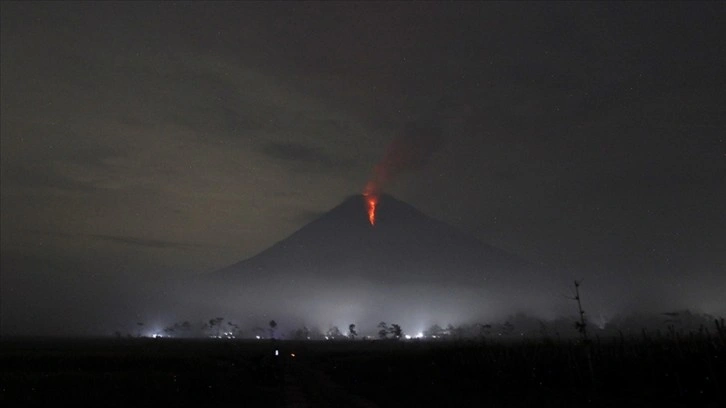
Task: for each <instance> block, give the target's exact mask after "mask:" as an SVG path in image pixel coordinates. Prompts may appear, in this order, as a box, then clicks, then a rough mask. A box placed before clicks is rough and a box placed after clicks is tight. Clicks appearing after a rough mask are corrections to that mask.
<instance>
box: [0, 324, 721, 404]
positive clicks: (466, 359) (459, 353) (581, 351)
mask: <svg viewBox="0 0 726 408" xmlns="http://www.w3.org/2000/svg"><path fill="white" fill-rule="evenodd" d="M275 350H278V351H279V355H277V356H276V355H275ZM293 354H294V356H293ZM723 388H726V354H725V353H724V347H723V343H722V341H721V340H720V339H718V338H716V339H712V338H693V337H692V338H690V339H689V338H681V339H668V340H665V339H663V340H657V341H656V340H649V339H647V338H641V339H637V340H623V339H613V340H608V341H604V340H603V341H601V342H594V343H593V344H592V345H590V346H587V347H585V346H582V345H578V344H575V343H553V342H541V341H540V342H514V343H509V344H495V343H490V342H481V341H477V342H394V341H390V342H389V341H375V342H364V341H355V342H351V341H345V342H287V341H285V342H281V341H277V342H271V341H269V340H267V341H230V340H196V341H195V340H172V339H123V340H117V339H114V340H111V339H97V340H49V339H45V340H38V339H35V340H31V339H15V340H8V339H5V340H2V341H0V402H1V403H2V406H4V407H7V406H59V404H62V405H67V404H75V405H77V404H81V405H83V406H88V405H94V406H106V407H122V406H123V407H126V406H148V405H150V404H160V405H161V406H176V407H178V406H195V407H198V406H249V407H258V406H259V407H409V406H410V407H414V406H415V407H420V406H439V407H468V406H487V407H581V406H592V407H630V406H633V407H647V406H656V407H709V408H710V407H714V408H715V407H724V406H726V398H725V396H726V393H725V392H724V391H723V390H722V389H723ZM7 403H11V405H7ZM71 406H72V405H71Z"/></svg>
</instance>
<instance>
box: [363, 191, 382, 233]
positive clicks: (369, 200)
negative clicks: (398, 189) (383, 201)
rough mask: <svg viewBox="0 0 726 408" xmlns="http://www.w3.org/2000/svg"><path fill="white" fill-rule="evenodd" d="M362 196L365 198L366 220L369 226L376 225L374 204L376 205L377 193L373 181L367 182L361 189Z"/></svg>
mask: <svg viewBox="0 0 726 408" xmlns="http://www.w3.org/2000/svg"><path fill="white" fill-rule="evenodd" d="M363 197H365V198H366V206H367V207H368V222H370V223H371V226H373V225H376V206H377V205H378V193H377V188H376V185H375V183H372V182H369V183H368V185H366V188H365V191H363Z"/></svg>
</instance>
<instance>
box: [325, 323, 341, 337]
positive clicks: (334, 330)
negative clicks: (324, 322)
mask: <svg viewBox="0 0 726 408" xmlns="http://www.w3.org/2000/svg"><path fill="white" fill-rule="evenodd" d="M325 336H326V337H328V338H330V339H331V340H335V339H339V338H341V337H343V333H341V332H340V329H339V328H338V326H333V327H331V328H330V329H328V332H327V333H325Z"/></svg>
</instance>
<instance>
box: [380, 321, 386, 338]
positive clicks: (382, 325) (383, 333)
mask: <svg viewBox="0 0 726 408" xmlns="http://www.w3.org/2000/svg"><path fill="white" fill-rule="evenodd" d="M378 329H379V330H378V337H379V338H380V339H382V340H383V339H387V338H388V325H387V324H386V322H380V323H378Z"/></svg>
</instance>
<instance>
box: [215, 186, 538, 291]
mask: <svg viewBox="0 0 726 408" xmlns="http://www.w3.org/2000/svg"><path fill="white" fill-rule="evenodd" d="M376 214H377V216H376V218H377V220H376V224H375V225H371V224H370V223H369V220H368V215H367V209H366V202H365V197H364V196H362V195H355V196H351V197H349V198H347V199H346V200H344V201H343V202H342V203H341V204H340V205H338V206H337V207H335V208H333V209H332V210H330V211H328V212H327V213H325V214H324V215H322V216H321V217H319V218H318V219H316V220H314V221H312V222H311V223H309V224H307V225H306V226H304V227H303V228H301V229H300V230H298V231H297V232H295V233H293V234H292V235H291V236H289V237H288V238H286V239H284V240H282V241H280V242H278V243H277V244H275V245H273V246H272V247H270V248H269V249H267V250H265V251H263V252H261V253H259V254H258V255H256V256H253V257H252V258H249V259H247V260H244V261H242V262H239V263H236V264H234V265H231V266H229V267H226V268H224V269H222V270H219V271H217V272H213V273H212V277H213V279H215V280H221V281H225V282H229V281H239V282H241V283H247V284H249V283H252V282H260V281H266V280H275V281H278V282H282V281H285V280H290V281H295V282H297V283H300V281H301V280H304V279H306V278H318V279H319V278H324V279H333V280H335V279H345V278H350V277H351V276H353V277H357V278H360V279H364V280H369V281H376V282H381V283H399V282H400V283H434V284H440V283H442V282H443V281H447V282H458V283H462V284H467V285H472V284H473V285H482V284H484V283H485V282H486V281H487V279H492V278H496V277H498V276H500V275H501V273H502V272H503V271H505V270H509V269H511V268H512V267H520V268H521V267H525V266H526V263H525V262H523V261H521V260H519V259H517V258H515V257H514V256H511V255H508V254H507V253H505V252H504V251H501V250H499V249H496V248H494V247H491V246H489V245H485V244H483V243H482V242H480V241H479V240H477V239H476V238H474V237H471V236H469V235H467V234H465V233H462V232H460V231H459V230H457V229H455V228H453V227H451V226H449V225H447V224H445V223H443V222H441V221H437V220H434V219H432V218H430V217H428V216H426V215H424V214H423V213H421V212H420V211H418V210H417V209H415V208H414V207H412V206H411V205H409V204H407V203H405V202H403V201H400V200H397V199H396V198H394V197H393V196H390V195H385V194H384V195H382V196H381V197H380V198H379V203H378V207H377V210H376Z"/></svg>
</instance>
